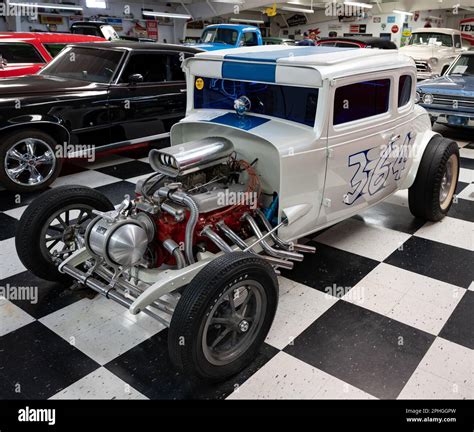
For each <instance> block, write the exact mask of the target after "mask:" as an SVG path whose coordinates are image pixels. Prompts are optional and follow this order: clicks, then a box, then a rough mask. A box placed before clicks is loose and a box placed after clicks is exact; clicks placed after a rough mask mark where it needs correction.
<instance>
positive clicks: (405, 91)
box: [398, 75, 412, 108]
mask: <svg viewBox="0 0 474 432" xmlns="http://www.w3.org/2000/svg"><path fill="white" fill-rule="evenodd" d="M411 88H412V80H411V76H410V75H402V76H401V77H400V80H399V81H398V107H399V108H400V107H402V106H405V105H406V104H407V103H408V102H410V97H411Z"/></svg>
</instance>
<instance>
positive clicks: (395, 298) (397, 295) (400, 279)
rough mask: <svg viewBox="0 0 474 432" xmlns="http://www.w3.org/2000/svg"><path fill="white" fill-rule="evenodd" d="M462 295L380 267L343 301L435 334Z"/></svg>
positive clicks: (446, 286) (449, 287) (422, 278)
mask: <svg viewBox="0 0 474 432" xmlns="http://www.w3.org/2000/svg"><path fill="white" fill-rule="evenodd" d="M464 293H465V290H463V289H462V288H459V287H457V286H455V285H451V284H448V283H445V282H442V281H439V280H436V279H432V278H429V277H427V276H422V275H419V274H417V273H414V272H410V271H408V270H403V269H401V268H398V267H395V266H392V265H389V264H385V263H381V264H379V265H378V266H377V267H376V268H375V269H374V270H372V271H371V272H370V273H369V274H368V275H367V276H366V277H365V278H363V279H362V280H361V281H360V282H359V283H358V284H357V285H356V286H355V287H354V288H353V289H352V290H350V291H349V292H348V293H347V294H346V295H345V296H344V297H343V300H346V301H348V302H351V303H354V304H357V305H359V306H362V307H364V308H366V309H370V310H372V311H374V312H378V313H380V314H382V315H386V316H388V317H390V318H392V319H395V320H397V321H400V322H403V323H405V324H408V325H411V326H413V327H416V328H418V329H420V330H424V331H426V332H429V333H431V334H438V333H439V331H440V330H441V329H442V327H443V326H444V324H445V323H446V321H447V319H448V318H449V316H450V315H451V313H452V312H453V311H454V309H455V308H456V306H457V304H458V303H459V301H460V300H461V298H462V296H463V294H464Z"/></svg>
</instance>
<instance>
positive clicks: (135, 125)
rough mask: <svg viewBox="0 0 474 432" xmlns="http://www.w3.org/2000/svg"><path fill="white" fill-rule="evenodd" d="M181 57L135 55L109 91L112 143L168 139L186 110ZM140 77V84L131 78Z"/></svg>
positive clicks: (153, 53)
mask: <svg viewBox="0 0 474 432" xmlns="http://www.w3.org/2000/svg"><path fill="white" fill-rule="evenodd" d="M181 60H182V58H181V57H180V54H179V53H178V52H174V51H165V50H163V51H158V50H157V51H151V50H142V51H134V52H132V53H131V54H130V56H129V58H128V61H127V63H126V65H125V67H124V68H123V70H122V73H121V75H120V77H119V78H118V80H117V82H116V83H115V84H113V85H112V86H111V88H110V94H109V118H110V126H111V127H110V131H111V140H112V142H114V143H121V142H124V143H125V142H130V141H134V142H139V141H140V140H143V141H146V140H152V139H159V138H163V137H164V136H167V133H168V132H169V130H170V128H171V126H172V125H173V124H174V123H176V122H177V121H179V120H180V119H181V118H182V117H183V116H184V113H185V110H186V82H185V77H184V73H183V71H182V70H181ZM137 75H141V77H142V78H143V81H142V82H132V80H131V79H130V77H132V76H135V77H136V76H137Z"/></svg>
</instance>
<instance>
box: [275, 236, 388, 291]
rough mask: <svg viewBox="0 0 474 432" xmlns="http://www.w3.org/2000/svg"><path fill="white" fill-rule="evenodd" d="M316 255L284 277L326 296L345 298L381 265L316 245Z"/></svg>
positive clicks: (314, 243)
mask: <svg viewBox="0 0 474 432" xmlns="http://www.w3.org/2000/svg"><path fill="white" fill-rule="evenodd" d="M307 244H308V245H311V246H316V253H315V254H305V258H304V260H303V261H302V262H300V263H295V266H294V268H293V270H284V271H282V275H283V276H285V277H287V278H289V279H292V280H294V281H296V282H299V283H302V284H304V285H308V286H310V287H312V288H316V289H317V290H319V291H322V292H325V293H334V290H335V292H336V293H337V296H338V297H342V296H343V295H344V294H345V293H346V292H348V291H349V290H350V289H351V288H353V287H354V285H356V284H357V283H358V282H359V281H360V280H361V279H363V278H364V277H365V276H366V275H367V274H368V273H370V272H371V271H372V270H373V269H374V268H375V267H376V266H377V265H378V264H379V262H378V261H375V260H372V259H370V258H365V257H363V256H360V255H356V254H353V253H350V252H346V251H343V250H340V249H336V248H333V247H331V246H327V245H324V244H322V243H318V242H315V241H311V242H309V243H307Z"/></svg>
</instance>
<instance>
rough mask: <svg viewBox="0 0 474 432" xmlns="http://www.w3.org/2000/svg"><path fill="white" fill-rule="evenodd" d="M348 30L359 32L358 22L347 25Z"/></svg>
mask: <svg viewBox="0 0 474 432" xmlns="http://www.w3.org/2000/svg"><path fill="white" fill-rule="evenodd" d="M349 32H350V33H359V24H352V25H351V26H350V27H349Z"/></svg>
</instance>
